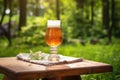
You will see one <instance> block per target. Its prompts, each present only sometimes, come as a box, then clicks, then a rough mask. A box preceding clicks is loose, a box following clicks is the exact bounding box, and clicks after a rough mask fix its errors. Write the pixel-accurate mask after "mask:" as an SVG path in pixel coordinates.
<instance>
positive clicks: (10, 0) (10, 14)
mask: <svg viewBox="0 0 120 80" xmlns="http://www.w3.org/2000/svg"><path fill="white" fill-rule="evenodd" d="M9 9H10V13H9V22H8V40H9V46H11V45H12V41H11V18H12V0H9Z"/></svg>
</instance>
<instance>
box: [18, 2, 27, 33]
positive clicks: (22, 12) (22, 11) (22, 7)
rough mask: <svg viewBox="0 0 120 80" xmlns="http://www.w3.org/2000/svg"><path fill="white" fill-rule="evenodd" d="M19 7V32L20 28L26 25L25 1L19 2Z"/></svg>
mask: <svg viewBox="0 0 120 80" xmlns="http://www.w3.org/2000/svg"><path fill="white" fill-rule="evenodd" d="M19 7H20V16H19V28H18V30H19V31H20V30H21V27H22V26H25V25H26V15H27V14H26V11H27V0H19Z"/></svg>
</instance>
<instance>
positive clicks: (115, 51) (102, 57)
mask: <svg viewBox="0 0 120 80" xmlns="http://www.w3.org/2000/svg"><path fill="white" fill-rule="evenodd" d="M12 41H13V46H11V47H7V43H6V42H7V41H6V40H5V39H0V57H8V56H16V55H17V54H18V53H20V52H29V51H30V50H32V51H33V52H36V51H43V52H46V53H48V52H49V47H48V46H47V45H42V44H41V45H40V44H39V45H33V44H25V43H23V42H22V41H21V40H20V38H15V39H13V40H12ZM119 44H120V39H114V41H113V43H112V44H110V45H105V44H96V45H91V44H89V43H87V44H86V45H85V46H83V45H81V44H78V43H76V44H70V43H68V44H62V45H61V46H59V51H58V53H59V54H63V55H66V56H73V57H82V58H85V59H89V60H95V61H100V62H104V63H108V64H111V65H112V66H113V72H111V73H101V74H91V75H82V80H120V45H119Z"/></svg>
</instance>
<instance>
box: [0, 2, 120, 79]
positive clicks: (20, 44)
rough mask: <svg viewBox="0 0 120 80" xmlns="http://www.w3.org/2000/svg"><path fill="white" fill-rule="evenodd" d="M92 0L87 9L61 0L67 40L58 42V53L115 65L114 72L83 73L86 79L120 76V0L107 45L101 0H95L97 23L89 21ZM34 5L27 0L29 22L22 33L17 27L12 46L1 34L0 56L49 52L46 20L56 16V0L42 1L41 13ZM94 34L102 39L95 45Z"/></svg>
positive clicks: (15, 14) (15, 18) (64, 31)
mask: <svg viewBox="0 0 120 80" xmlns="http://www.w3.org/2000/svg"><path fill="white" fill-rule="evenodd" d="M41 1H42V0H41ZM90 1H91V0H86V3H85V7H84V10H82V9H78V8H77V7H76V4H77V3H76V2H75V0H69V1H68V0H60V19H61V22H62V23H61V27H62V32H63V37H64V41H63V44H62V45H61V46H59V52H58V53H59V54H63V55H66V56H73V57H78V58H80V57H83V58H85V59H89V60H95V61H100V62H105V63H109V64H111V65H112V66H113V72H111V73H102V74H91V75H82V79H83V80H120V63H119V62H120V45H119V44H120V39H119V37H120V14H119V8H120V5H119V4H120V1H119V0H115V2H116V6H115V14H116V15H115V21H116V25H117V27H115V28H114V30H113V43H112V44H110V45H106V41H107V38H106V36H107V32H106V29H105V28H104V27H103V26H102V3H101V1H102V0H96V1H95V6H94V25H91V23H90V21H91V16H90V15H91V10H90ZM16 2H17V0H13V3H14V6H15V8H16V9H15V10H14V15H13V16H12V20H13V21H16V23H18V20H19V19H18V18H19V16H18V13H17V9H18V4H15V3H16ZM0 4H2V1H0ZM33 5H35V0H28V5H27V7H28V8H27V9H28V11H27V25H26V26H23V27H22V30H21V32H20V33H19V32H17V31H16V33H15V34H16V36H14V37H13V38H12V46H11V47H7V44H8V42H7V40H6V38H5V37H0V57H12V56H16V55H17V54H18V53H20V52H26V53H29V52H30V50H32V51H33V52H36V51H42V52H46V53H49V47H48V46H47V45H46V43H45V40H44V36H45V31H46V28H47V26H46V24H47V23H46V22H47V20H48V19H56V8H55V0H43V2H39V5H42V6H43V8H40V14H39V16H35V15H34V14H35V11H34V10H35V8H34V6H33ZM2 9H3V7H2V5H0V12H2ZM31 12H32V13H31ZM41 12H42V13H41ZM7 21H8V16H6V17H5V20H4V23H6V22H7ZM13 28H16V26H13ZM92 38H98V39H99V41H100V42H99V43H97V44H96V45H92V44H90V39H92ZM71 39H77V41H73V42H69V40H71ZM79 40H85V45H84V46H83V45H81V44H80V42H79ZM1 77H2V76H1Z"/></svg>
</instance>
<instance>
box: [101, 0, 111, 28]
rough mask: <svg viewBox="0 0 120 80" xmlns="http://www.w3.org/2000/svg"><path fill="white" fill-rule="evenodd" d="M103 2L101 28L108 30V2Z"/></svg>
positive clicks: (106, 0) (107, 0)
mask: <svg viewBox="0 0 120 80" xmlns="http://www.w3.org/2000/svg"><path fill="white" fill-rule="evenodd" d="M102 1H103V11H102V12H103V27H104V28H105V29H107V30H108V29H109V0H102Z"/></svg>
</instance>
